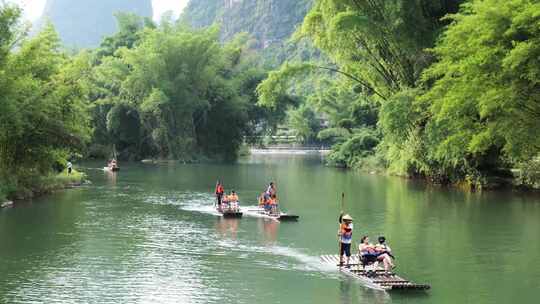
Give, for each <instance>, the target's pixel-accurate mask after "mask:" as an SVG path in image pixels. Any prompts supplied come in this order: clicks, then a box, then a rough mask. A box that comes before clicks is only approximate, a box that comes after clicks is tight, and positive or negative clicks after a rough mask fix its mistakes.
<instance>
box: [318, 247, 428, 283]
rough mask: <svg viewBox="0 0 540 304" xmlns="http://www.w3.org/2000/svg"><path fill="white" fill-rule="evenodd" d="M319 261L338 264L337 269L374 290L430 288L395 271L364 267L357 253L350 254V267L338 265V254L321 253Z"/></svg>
mask: <svg viewBox="0 0 540 304" xmlns="http://www.w3.org/2000/svg"><path fill="white" fill-rule="evenodd" d="M321 261H322V262H323V263H327V264H331V265H335V266H338V267H339V271H341V272H343V273H345V274H347V275H349V276H351V277H354V278H356V279H358V280H360V281H362V283H363V284H364V285H365V286H366V287H368V288H372V289H376V290H384V291H388V290H428V289H430V288H431V286H430V285H428V284H417V283H413V282H411V281H409V280H406V279H404V278H402V277H400V276H398V275H397V274H395V273H386V272H385V271H384V270H383V269H373V267H371V266H367V267H366V268H364V267H362V263H361V262H360V259H359V257H358V255H353V256H351V259H350V264H349V266H350V268H348V267H344V266H341V267H340V266H339V256H338V255H322V256H321Z"/></svg>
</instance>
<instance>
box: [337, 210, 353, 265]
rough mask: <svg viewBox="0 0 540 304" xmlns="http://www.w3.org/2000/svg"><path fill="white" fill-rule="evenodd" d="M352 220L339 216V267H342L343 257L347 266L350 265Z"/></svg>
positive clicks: (348, 217)
mask: <svg viewBox="0 0 540 304" xmlns="http://www.w3.org/2000/svg"><path fill="white" fill-rule="evenodd" d="M352 222H353V219H352V217H351V216H350V215H348V214H345V215H343V213H342V214H340V216H339V230H338V237H339V265H340V266H342V265H343V256H344V255H345V256H346V257H347V265H349V264H350V259H351V243H352V233H353V223H352Z"/></svg>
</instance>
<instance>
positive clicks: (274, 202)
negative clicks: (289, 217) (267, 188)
mask: <svg viewBox="0 0 540 304" xmlns="http://www.w3.org/2000/svg"><path fill="white" fill-rule="evenodd" d="M269 205H270V212H271V213H273V214H278V213H279V211H278V207H279V205H278V199H277V196H276V195H275V194H272V196H271V197H270V201H269Z"/></svg>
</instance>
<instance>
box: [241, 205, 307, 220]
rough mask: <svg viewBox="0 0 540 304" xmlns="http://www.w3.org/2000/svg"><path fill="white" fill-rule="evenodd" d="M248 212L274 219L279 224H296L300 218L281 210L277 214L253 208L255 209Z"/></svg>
mask: <svg viewBox="0 0 540 304" xmlns="http://www.w3.org/2000/svg"><path fill="white" fill-rule="evenodd" d="M248 211H250V212H255V213H256V214H257V215H258V216H260V217H264V218H270V219H275V220H278V221H281V222H283V221H291V222H296V221H298V219H299V218H300V216H298V215H294V214H288V213H286V212H282V211H281V210H278V211H277V212H272V211H267V210H265V209H264V208H255V209H249V210H248Z"/></svg>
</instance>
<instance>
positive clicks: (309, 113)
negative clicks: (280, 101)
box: [288, 104, 321, 144]
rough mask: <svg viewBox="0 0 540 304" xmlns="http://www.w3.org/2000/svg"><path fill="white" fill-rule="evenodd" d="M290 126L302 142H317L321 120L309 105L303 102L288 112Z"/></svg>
mask: <svg viewBox="0 0 540 304" xmlns="http://www.w3.org/2000/svg"><path fill="white" fill-rule="evenodd" d="M288 126H289V127H290V128H291V129H292V130H293V134H294V135H295V136H296V137H297V138H298V139H300V141H301V142H302V143H306V144H310V143H316V142H317V141H318V140H317V139H318V138H317V134H318V133H319V131H320V130H321V121H320V119H318V117H317V114H316V113H315V112H314V111H313V109H311V108H310V107H309V106H308V105H306V104H303V105H301V106H300V107H298V108H297V109H294V110H290V111H289V112H288Z"/></svg>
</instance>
